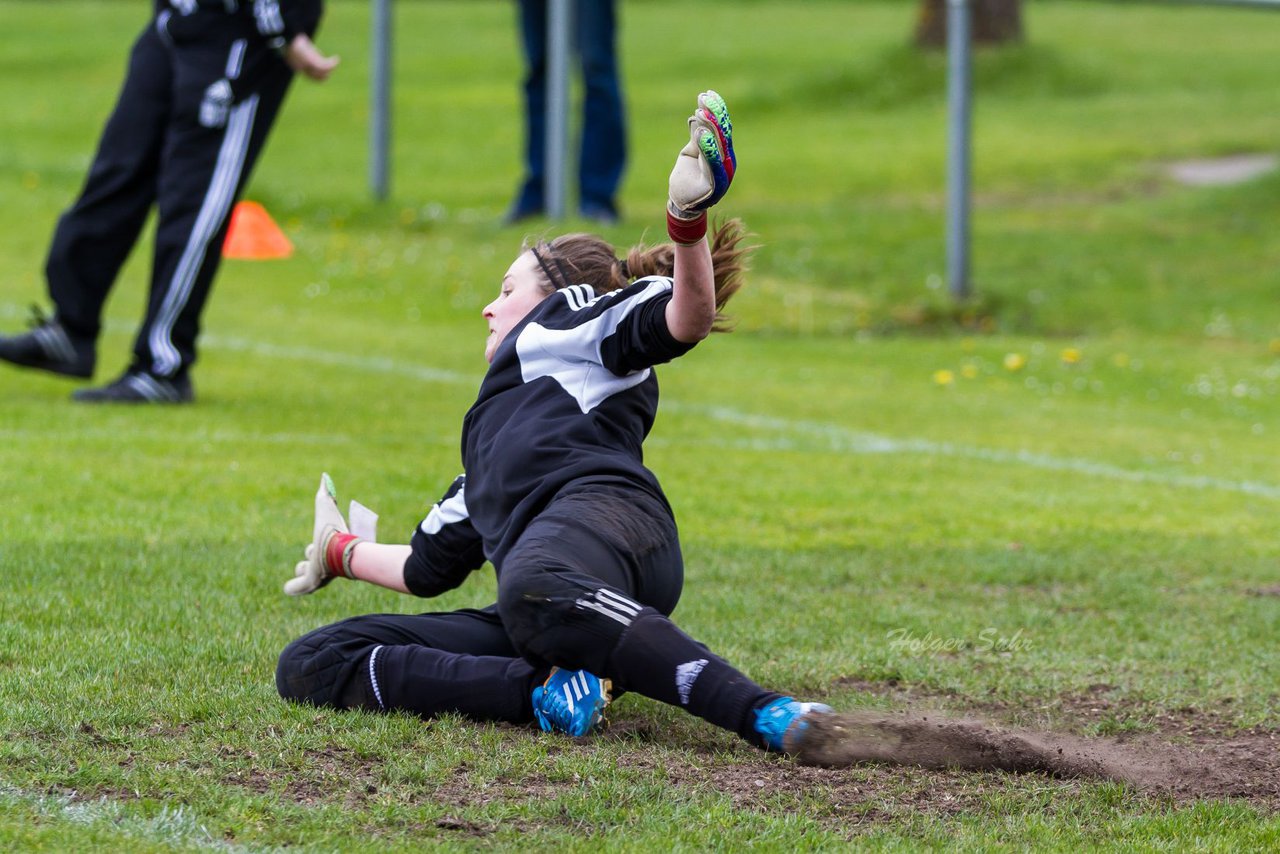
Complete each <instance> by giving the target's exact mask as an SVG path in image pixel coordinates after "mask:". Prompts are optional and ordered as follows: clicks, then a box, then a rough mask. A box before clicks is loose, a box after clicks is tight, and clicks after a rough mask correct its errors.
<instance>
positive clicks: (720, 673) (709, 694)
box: [608, 608, 782, 746]
mask: <svg viewBox="0 0 1280 854" xmlns="http://www.w3.org/2000/svg"><path fill="white" fill-rule="evenodd" d="M609 670H610V673H609V674H608V675H609V676H610V677H611V678H613V679H614V680H615V681H616V682H617V683H618V685H619V687H620V688H622V689H624V690H627V691H635V692H636V693H637V694H643V695H644V696H646V697H650V698H652V699H654V700H659V701H661V702H663V703H670V704H671V705H673V706H680V707H681V708H683V709H685V710H686V711H688V712H690V713H692V714H694V715H697V716H698V717H700V718H702V719H703V720H706V721H710V722H711V723H713V724H715V725H716V726H718V727H723V728H724V729H727V730H729V731H731V732H736V733H737V734H738V735H740V736H742V737H743V738H744V739H746V740H747V741H750V742H751V743H752V744H755V745H757V746H760V745H761V744H762V742H761V739H760V736H759V735H758V734H757V733H756V732H755V727H754V724H755V715H754V714H752V712H753V711H754V710H756V709H758V708H760V707H761V706H763V705H764V704H765V703H768V702H769V701H771V700H773V699H776V698H777V697H780V696H782V695H781V694H778V693H777V692H774V691H766V690H765V689H764V688H761V687H760V686H759V685H757V684H756V683H755V682H753V681H751V680H750V679H748V678H747V677H746V676H744V675H743V674H742V673H741V672H739V671H738V670H736V669H735V668H734V667H732V666H731V665H730V664H729V663H728V662H726V661H725V660H724V659H722V658H720V657H719V656H718V655H716V654H715V653H713V652H711V651H710V650H709V649H707V648H706V646H704V645H703V644H700V643H698V642H697V641H695V640H694V639H693V638H691V637H689V636H688V635H686V634H685V633H684V632H682V631H681V630H680V629H679V628H678V627H677V626H676V624H675V623H673V622H671V621H670V620H669V619H667V618H666V617H664V616H662V614H661V613H659V612H658V611H655V610H653V609H652V608H645V609H644V610H642V611H641V612H640V614H639V615H637V616H636V618H635V619H634V621H633V622H632V623H631V625H630V626H628V627H627V629H626V630H625V631H624V632H623V634H622V637H621V639H619V641H618V644H617V646H615V647H614V649H613V655H612V657H611V658H610V660H609Z"/></svg>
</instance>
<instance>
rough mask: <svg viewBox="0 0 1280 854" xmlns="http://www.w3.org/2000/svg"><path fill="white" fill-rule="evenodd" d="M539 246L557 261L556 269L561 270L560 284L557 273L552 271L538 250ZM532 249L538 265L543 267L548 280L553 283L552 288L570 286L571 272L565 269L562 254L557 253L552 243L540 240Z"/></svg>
mask: <svg viewBox="0 0 1280 854" xmlns="http://www.w3.org/2000/svg"><path fill="white" fill-rule="evenodd" d="M539 246H541V247H542V248H543V249H544V250H545V251H546V253H547V255H548V256H550V258H551V260H552V261H555V262H556V269H557V270H559V271H560V284H556V277H555V274H553V273H552V272H551V267H550V266H549V265H548V264H547V261H546V259H545V258H543V257H542V253H541V252H539V251H538V247H539ZM530 251H532V252H533V257H534V258H535V259H537V261H538V266H539V267H541V268H542V272H543V273H545V274H546V276H547V281H548V282H550V283H551V287H552V288H554V289H555V290H557V291H558V290H560V289H561V288H567V287H569V285H570V282H569V272H568V271H567V270H566V269H565V266H564V262H563V261H561V260H560V256H558V255H556V253H555V250H554V249H552V248H551V245H550V244H548V243H543V242H539V243H537V244H535V245H533V246H531V247H530Z"/></svg>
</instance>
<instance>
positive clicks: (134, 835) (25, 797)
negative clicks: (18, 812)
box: [0, 783, 278, 854]
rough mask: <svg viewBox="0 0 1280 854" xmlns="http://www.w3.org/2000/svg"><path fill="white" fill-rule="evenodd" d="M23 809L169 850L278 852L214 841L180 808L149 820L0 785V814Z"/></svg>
mask: <svg viewBox="0 0 1280 854" xmlns="http://www.w3.org/2000/svg"><path fill="white" fill-rule="evenodd" d="M5 806H8V807H10V808H14V807H19V808H20V807H26V808H29V809H33V810H35V811H36V812H38V813H39V814H40V815H41V817H43V818H47V819H53V820H58V819H62V820H64V821H67V822H70V823H71V824H78V825H83V826H87V827H94V828H98V829H99V832H105V833H107V834H108V835H111V836H114V837H116V838H117V839H120V840H123V839H133V840H137V841H140V842H148V843H152V844H155V845H160V846H165V847H171V848H195V849H198V850H201V851H218V852H226V853H227V854H239V852H249V851H263V850H278V849H262V848H252V849H251V848H246V847H244V846H243V845H233V844H231V843H228V842H227V841H226V840H223V839H218V838H216V837H214V836H213V834H211V833H210V832H209V830H208V829H207V828H206V827H205V826H204V825H202V824H200V823H199V822H197V820H196V819H195V818H194V817H193V816H192V815H191V814H190V813H189V812H188V811H187V810H186V808H184V807H183V806H182V805H178V806H176V807H169V806H165V807H162V808H161V809H160V812H159V813H158V814H157V815H155V816H152V817H150V818H146V817H143V816H136V815H129V814H128V813H126V812H125V810H124V808H123V806H122V805H121V804H120V803H118V802H116V801H110V800H107V799H106V798H98V799H96V800H77V799H76V798H74V797H70V796H66V795H44V794H36V793H32V792H24V791H22V790H21V789H18V788H15V787H13V786H7V785H4V784H2V783H0V811H4V810H3V807H5Z"/></svg>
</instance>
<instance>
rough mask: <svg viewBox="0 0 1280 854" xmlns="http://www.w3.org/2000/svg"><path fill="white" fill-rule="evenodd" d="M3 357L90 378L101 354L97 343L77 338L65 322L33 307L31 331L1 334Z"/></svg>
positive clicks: (34, 366) (29, 366)
mask: <svg viewBox="0 0 1280 854" xmlns="http://www.w3.org/2000/svg"><path fill="white" fill-rule="evenodd" d="M0 359H3V360H4V361H6V362H11V363H13V364H15V365H21V366H22V367H24V368H36V369H37V370H41V371H49V372H50V373H53V374H61V375H62V376H65V377H79V378H81V379H87V378H89V377H91V376H93V366H94V363H95V362H96V361H97V353H96V351H95V350H94V346H93V342H92V341H90V340H86V339H84V338H76V337H73V336H72V335H71V334H70V333H69V332H67V330H66V329H65V328H63V326H62V324H61V323H59V322H58V321H56V320H53V319H51V318H48V317H45V316H44V313H43V312H41V311H40V309H39V308H37V307H35V306H32V307H31V331H30V332H24V333H23V334H21V335H7V336H3V337H0Z"/></svg>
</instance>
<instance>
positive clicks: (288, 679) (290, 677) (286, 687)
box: [276, 638, 314, 700]
mask: <svg viewBox="0 0 1280 854" xmlns="http://www.w3.org/2000/svg"><path fill="white" fill-rule="evenodd" d="M303 640H304V639H303V638H299V639H298V640H295V641H294V642H293V643H291V644H289V645H288V646H286V647H285V648H284V649H283V650H282V651H281V652H280V658H279V660H277V661H276V691H277V692H278V693H279V694H280V696H281V697H282V698H284V699H286V700H305V699H307V698H306V696H305V695H304V693H303V687H304V682H305V681H306V680H305V679H304V678H303V676H302V672H303V669H304V668H305V666H306V662H307V661H309V660H310V659H311V657H312V653H313V652H314V650H310V649H307V648H306V646H305V645H304V644H303Z"/></svg>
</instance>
